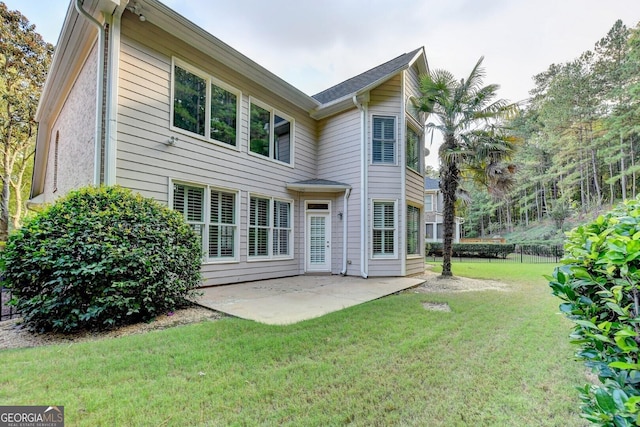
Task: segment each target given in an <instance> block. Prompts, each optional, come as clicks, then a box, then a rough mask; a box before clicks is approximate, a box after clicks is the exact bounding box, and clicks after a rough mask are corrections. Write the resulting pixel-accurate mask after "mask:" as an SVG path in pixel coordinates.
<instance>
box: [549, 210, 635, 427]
mask: <svg viewBox="0 0 640 427" xmlns="http://www.w3.org/2000/svg"><path fill="white" fill-rule="evenodd" d="M565 253H566V259H564V260H563V264H564V265H563V266H561V267H558V268H556V270H555V271H554V273H553V276H550V277H548V279H549V280H550V283H549V284H550V286H551V288H552V290H553V294H554V295H556V296H557V297H559V298H560V299H561V300H562V301H563V303H562V304H561V305H560V310H561V311H562V312H563V313H565V314H566V315H567V317H569V318H570V319H571V320H572V321H573V322H575V327H574V330H573V333H572V334H571V338H572V340H573V342H574V343H576V344H578V345H579V346H580V350H579V351H578V353H577V355H578V357H579V358H581V359H582V360H584V361H585V364H586V365H587V366H588V367H590V368H592V369H593V370H594V371H595V372H596V373H597V374H598V378H599V379H600V382H601V384H598V385H586V386H585V387H583V388H581V389H580V391H581V399H582V402H583V406H582V411H583V414H582V416H583V417H584V418H586V419H588V420H589V421H591V422H593V423H595V424H598V425H602V426H627V425H636V423H637V422H640V418H639V417H638V415H639V413H640V412H639V411H640V364H639V360H638V345H639V344H640V292H639V290H638V284H639V283H640V199H635V200H629V201H627V202H625V203H624V204H621V205H620V206H618V207H616V208H615V209H614V210H612V211H611V212H609V213H607V214H606V215H603V216H600V217H598V218H597V219H596V220H595V221H593V222H591V223H588V224H586V225H582V226H579V227H577V228H576V229H574V230H573V231H572V232H571V233H569V235H568V240H567V242H566V244H565Z"/></svg>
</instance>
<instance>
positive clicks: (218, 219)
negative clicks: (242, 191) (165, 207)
mask: <svg viewBox="0 0 640 427" xmlns="http://www.w3.org/2000/svg"><path fill="white" fill-rule="evenodd" d="M236 199H237V194H236V193H234V192H229V191H224V190H219V189H215V188H209V187H207V186H192V185H185V184H179V183H174V184H173V209H174V210H176V211H178V212H181V213H182V214H183V215H184V218H185V220H186V222H187V223H188V224H189V225H191V227H193V229H194V230H195V232H196V234H197V235H198V236H200V240H201V241H202V248H203V250H204V253H205V257H206V258H207V259H209V260H227V261H228V260H236V259H237V249H236V248H237V241H238V231H237V230H238V226H237V221H238V219H237V214H236V210H237V207H236V206H237V203H236ZM207 207H208V209H207Z"/></svg>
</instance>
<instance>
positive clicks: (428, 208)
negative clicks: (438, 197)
mask: <svg viewBox="0 0 640 427" xmlns="http://www.w3.org/2000/svg"><path fill="white" fill-rule="evenodd" d="M424 210H425V212H433V210H434V209H433V194H425V195H424Z"/></svg>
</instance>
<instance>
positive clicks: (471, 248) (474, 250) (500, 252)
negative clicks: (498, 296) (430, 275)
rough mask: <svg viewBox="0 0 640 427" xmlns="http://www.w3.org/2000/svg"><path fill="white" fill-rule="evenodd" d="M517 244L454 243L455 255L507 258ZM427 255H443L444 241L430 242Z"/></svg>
mask: <svg viewBox="0 0 640 427" xmlns="http://www.w3.org/2000/svg"><path fill="white" fill-rule="evenodd" d="M515 249H516V246H515V245H513V244H499V243H454V244H453V256H456V257H478V258H506V257H507V255H509V254H511V253H513V252H514V251H515ZM426 252H427V255H436V256H442V253H443V244H442V243H433V242H432V243H429V247H428V248H427V251H426Z"/></svg>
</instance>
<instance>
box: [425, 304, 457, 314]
mask: <svg viewBox="0 0 640 427" xmlns="http://www.w3.org/2000/svg"><path fill="white" fill-rule="evenodd" d="M422 306H423V307H424V309H425V310H429V311H444V312H447V313H449V312H451V307H449V304H447V303H446V302H423V303H422Z"/></svg>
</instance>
